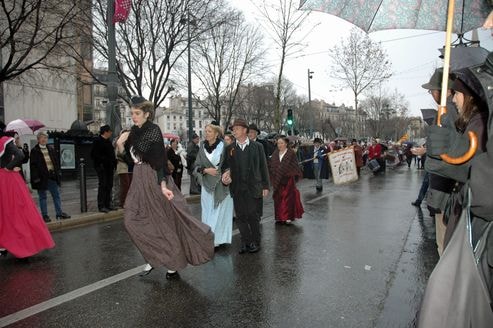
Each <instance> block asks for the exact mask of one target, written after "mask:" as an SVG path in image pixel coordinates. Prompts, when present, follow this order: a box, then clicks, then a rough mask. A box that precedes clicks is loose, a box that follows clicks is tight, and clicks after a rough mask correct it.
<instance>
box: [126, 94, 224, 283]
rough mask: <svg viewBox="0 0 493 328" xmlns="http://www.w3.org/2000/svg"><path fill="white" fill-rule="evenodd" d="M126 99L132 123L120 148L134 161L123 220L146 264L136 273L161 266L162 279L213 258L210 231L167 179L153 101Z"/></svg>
mask: <svg viewBox="0 0 493 328" xmlns="http://www.w3.org/2000/svg"><path fill="white" fill-rule="evenodd" d="M131 101H132V108H131V115H132V121H133V122H134V124H135V125H134V126H133V127H132V129H131V132H130V134H129V135H128V139H127V140H126V141H125V152H126V155H127V156H129V157H130V158H132V160H133V161H134V163H135V165H134V170H133V178H132V184H131V185H130V189H129V191H128V194H127V200H126V202H125V214H124V224H125V228H126V230H127V232H128V234H129V235H130V238H131V239H132V241H133V242H134V244H135V245H136V246H137V248H138V249H139V251H140V252H141V254H142V256H143V257H144V258H145V260H146V261H147V263H148V264H147V266H146V267H145V269H144V271H143V272H142V273H141V275H146V274H149V273H150V272H151V271H152V270H153V268H155V267H159V266H164V267H166V268H167V269H168V271H167V273H166V279H175V278H178V277H179V275H178V270H182V269H184V268H185V267H186V266H187V265H188V264H192V265H199V264H202V263H205V262H207V261H209V260H210V259H212V258H213V257H214V240H213V239H214V235H213V233H212V231H211V229H210V227H209V226H207V225H206V224H203V223H202V222H200V221H199V220H197V219H196V218H194V217H193V216H192V214H191V212H190V210H189V209H188V206H187V204H186V200H185V198H184V197H183V195H182V194H181V193H180V191H179V190H178V188H177V187H176V186H175V184H174V182H173V179H171V178H170V177H169V174H168V171H167V164H166V163H167V159H166V151H165V148H164V141H163V135H162V132H161V129H160V128H159V126H157V125H156V124H153V123H152V120H153V118H154V104H153V103H152V102H150V101H147V100H146V99H145V98H143V97H140V96H136V97H133V98H132V100H131Z"/></svg>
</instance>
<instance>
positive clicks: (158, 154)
mask: <svg viewBox="0 0 493 328" xmlns="http://www.w3.org/2000/svg"><path fill="white" fill-rule="evenodd" d="M130 148H132V150H133V153H134V154H135V155H136V156H138V157H139V158H140V159H141V160H142V162H144V163H148V164H149V165H151V167H152V168H153V169H154V170H160V169H162V168H163V167H164V164H165V163H166V162H167V158H166V151H165V148H164V141H163V134H162V133H161V129H160V128H159V126H157V125H156V124H154V123H152V122H150V121H147V122H145V123H144V124H143V125H142V127H140V128H139V127H138V126H137V125H134V126H132V128H131V130H130V135H129V136H128V139H127V142H126V143H125V149H126V150H127V153H128V154H130Z"/></svg>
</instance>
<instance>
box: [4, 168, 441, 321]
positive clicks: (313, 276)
mask: <svg viewBox="0 0 493 328" xmlns="http://www.w3.org/2000/svg"><path fill="white" fill-rule="evenodd" d="M422 174H423V172H420V171H416V170H415V169H411V170H408V169H407V167H403V168H399V169H396V170H395V171H389V172H388V173H387V175H386V176H379V177H373V176H371V175H368V174H366V175H364V176H363V177H362V178H361V179H360V181H358V182H356V183H354V184H351V185H348V186H334V185H333V184H332V183H328V182H327V181H325V183H324V191H323V192H322V193H318V194H317V193H316V192H315V188H314V187H313V185H314V184H313V181H310V180H303V181H301V182H300V184H299V188H300V190H301V192H302V197H303V203H304V207H305V215H304V217H303V219H302V220H300V221H297V222H296V223H295V224H294V225H292V226H283V225H276V224H274V222H273V216H272V214H273V209H272V201H271V200H270V197H269V199H268V200H267V201H266V202H265V204H264V217H263V224H262V250H261V251H260V252H259V253H256V254H244V255H239V254H238V253H237V250H238V247H239V236H238V235H237V234H236V235H234V237H233V244H232V245H231V246H228V247H224V248H221V249H219V250H218V251H217V252H216V257H215V258H214V260H213V261H211V262H209V263H207V264H205V265H203V266H200V267H188V268H187V269H185V270H183V271H182V272H180V275H181V279H180V280H178V281H167V280H166V279H165V277H164V275H165V269H164V268H160V269H157V270H154V271H153V272H152V273H151V274H150V275H148V276H147V277H144V278H140V277H138V276H137V275H134V274H133V273H132V274H131V275H130V276H129V277H128V278H124V279H121V280H118V281H116V282H114V283H112V282H108V281H106V284H107V286H106V287H104V288H100V289H97V290H95V291H92V292H87V291H86V292H87V293H86V294H85V295H79V294H84V293H83V292H80V293H79V292H78V291H77V290H78V289H79V288H85V287H86V286H95V285H98V284H100V283H102V282H100V281H101V280H103V279H106V278H109V277H113V276H115V275H118V274H121V273H123V272H126V271H127V270H131V269H136V270H138V268H137V267H138V266H140V265H142V264H144V260H143V259H142V257H141V255H140V254H139V252H138V251H137V250H136V248H135V247H134V246H133V244H132V243H131V242H130V240H129V238H128V235H127V233H126V232H125V229H124V227H123V223H122V221H115V222H111V223H102V224H97V225H93V226H88V227H83V228H78V229H73V230H68V231H63V232H57V233H54V234H53V237H54V239H55V242H56V243H57V246H56V248H55V249H53V250H49V251H45V252H43V253H42V254H39V255H37V256H35V257H33V258H31V259H29V260H28V261H20V260H16V259H14V258H11V257H7V258H0V281H1V284H0V327H1V326H2V320H5V318H6V316H7V315H11V314H13V313H17V312H18V311H21V310H23V309H26V308H29V307H31V306H35V305H37V304H40V303H42V302H44V301H49V302H54V301H53V299H54V298H55V297H58V296H61V295H63V297H62V298H59V299H55V300H59V301H60V303H61V304H59V305H57V306H54V307H51V308H49V309H47V310H44V311H41V312H39V313H37V314H34V315H32V316H29V317H27V318H26V319H23V320H20V321H17V322H15V323H14V324H12V325H11V326H12V327H392V328H399V327H413V325H414V320H415V317H416V312H417V310H418V309H419V303H420V300H421V296H422V293H423V290H424V287H425V284H426V279H427V277H428V276H429V274H430V272H431V270H432V268H433V266H434V264H435V263H436V261H437V254H436V250H435V245H434V224H433V223H432V221H431V219H430V218H429V217H428V216H427V215H428V212H427V211H426V210H423V211H419V210H417V209H416V208H414V207H412V206H411V205H410V202H411V201H412V200H414V198H415V197H416V194H417V191H418V189H419V186H420V183H421V179H422ZM192 208H193V211H194V212H195V213H197V214H198V215H199V213H200V209H199V207H198V205H192ZM134 271H135V270H134ZM135 272H137V271H135ZM73 291H77V292H76V293H75V295H72V294H69V295H65V294H67V293H69V292H73Z"/></svg>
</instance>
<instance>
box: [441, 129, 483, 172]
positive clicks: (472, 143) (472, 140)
mask: <svg viewBox="0 0 493 328" xmlns="http://www.w3.org/2000/svg"><path fill="white" fill-rule="evenodd" d="M467 134H468V135H469V150H468V151H467V152H466V153H465V154H464V155H462V156H460V157H451V156H449V155H447V154H441V155H440V158H441V159H442V160H443V161H444V162H446V163H449V164H455V165H459V164H462V163H465V162H467V161H468V160H470V159H471V158H472V157H473V156H474V154H476V150H478V136H477V135H476V133H474V132H473V131H469V132H468V133H467Z"/></svg>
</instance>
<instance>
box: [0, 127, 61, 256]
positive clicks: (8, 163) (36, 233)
mask: <svg viewBox="0 0 493 328" xmlns="http://www.w3.org/2000/svg"><path fill="white" fill-rule="evenodd" d="M4 129H5V124H3V123H2V122H0V254H1V255H6V254H7V252H9V253H11V254H12V255H13V256H15V257H18V258H24V257H29V256H32V255H34V254H37V253H39V252H41V251H42V250H44V249H47V248H52V247H54V246H55V243H54V242H53V239H52V238H51V235H50V232H49V231H48V228H47V227H46V225H45V223H44V221H43V218H42V217H41V214H39V212H38V209H37V208H36V205H35V204H34V201H33V199H32V197H31V194H30V193H29V190H28V189H27V186H26V183H25V182H24V180H23V179H22V176H21V175H20V173H19V171H20V165H21V163H22V159H23V158H24V154H23V153H22V151H21V150H20V149H18V148H17V146H16V145H15V143H14V138H12V137H10V136H8V135H6V134H5V133H4Z"/></svg>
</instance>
